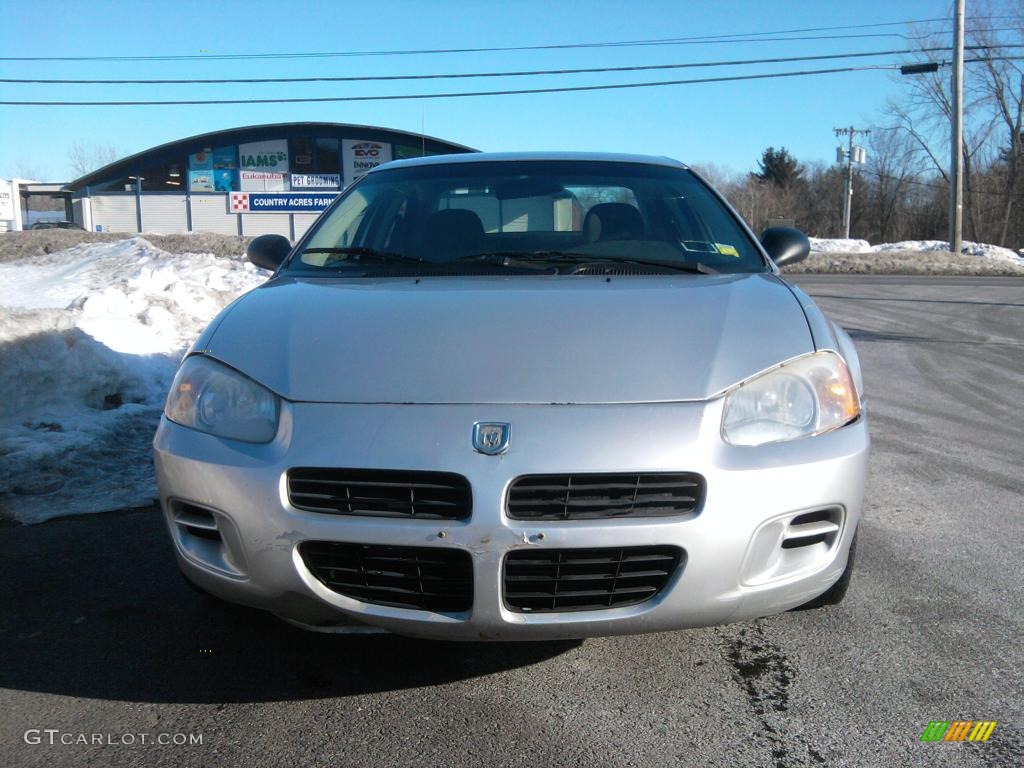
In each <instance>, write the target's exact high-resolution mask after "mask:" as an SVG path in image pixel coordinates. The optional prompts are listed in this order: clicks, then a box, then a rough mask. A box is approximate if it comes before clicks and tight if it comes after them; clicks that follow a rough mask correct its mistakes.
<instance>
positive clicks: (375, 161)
mask: <svg viewBox="0 0 1024 768" xmlns="http://www.w3.org/2000/svg"><path fill="white" fill-rule="evenodd" d="M388 162H391V145H390V144H383V143H381V142H379V141H365V140H363V139H342V140H341V163H342V169H343V171H344V173H345V184H351V183H353V182H354V181H358V180H359V178H360V177H361V176H363V174H365V173H366V172H367V171H369V170H371V169H372V168H376V167H377V166H378V165H380V164H381V163H388Z"/></svg>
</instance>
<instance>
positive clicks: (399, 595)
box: [299, 541, 473, 613]
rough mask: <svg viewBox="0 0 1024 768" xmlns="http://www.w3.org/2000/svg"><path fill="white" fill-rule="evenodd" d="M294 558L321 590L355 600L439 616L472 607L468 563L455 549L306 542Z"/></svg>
mask: <svg viewBox="0 0 1024 768" xmlns="http://www.w3.org/2000/svg"><path fill="white" fill-rule="evenodd" d="M299 554H300V555H301V556H302V560H303V562H304V563H305V564H306V567H307V568H308V569H309V570H310V572H311V573H312V574H313V575H314V576H315V577H316V578H317V579H318V580H319V581H320V582H321V583H323V584H324V586H326V587H327V588H328V589H330V590H332V591H334V592H337V593H338V594H339V595H345V596H346V597H351V598H352V599H354V600H361V601H363V602H365V603H373V604H375V605H389V606H393V607H396V608H417V609H420V610H424V611H437V612H438V613H458V612H460V611H468V610H469V609H470V608H471V607H472V605H473V562H472V559H471V558H470V555H469V553H468V552H464V551H462V550H459V549H444V548H440V547H391V546H384V545H377V544H348V543H342V542H334V541H307V542H304V543H302V544H301V545H300V546H299Z"/></svg>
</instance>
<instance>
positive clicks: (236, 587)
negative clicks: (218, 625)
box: [154, 154, 869, 640]
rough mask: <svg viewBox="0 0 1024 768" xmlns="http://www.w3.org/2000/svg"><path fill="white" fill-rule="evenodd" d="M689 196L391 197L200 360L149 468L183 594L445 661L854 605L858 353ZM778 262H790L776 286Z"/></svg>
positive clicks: (616, 188) (569, 185)
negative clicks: (346, 628) (557, 641)
mask: <svg viewBox="0 0 1024 768" xmlns="http://www.w3.org/2000/svg"><path fill="white" fill-rule="evenodd" d="M808 250H809V244H808V241H807V238H806V237H804V236H803V235H802V234H801V233H800V232H798V231H796V230H795V229H792V228H787V227H782V228H772V229H768V230H766V231H765V232H764V234H763V235H762V237H761V239H760V241H758V239H757V238H756V237H755V236H754V235H753V233H752V232H751V231H750V230H749V229H748V228H747V226H746V225H745V224H744V223H743V221H742V220H741V219H740V217H739V216H738V215H737V214H736V213H735V212H734V211H733V210H732V208H730V206H729V205H728V204H727V203H726V202H725V200H724V199H723V198H722V197H720V196H719V195H718V194H717V193H716V192H714V191H713V190H712V189H711V188H710V187H709V186H708V185H707V183H706V182H704V181H703V180H702V179H701V178H700V177H698V176H697V175H696V174H695V173H693V172H692V171H691V170H689V169H688V168H687V167H686V166H684V165H682V164H680V163H677V162H674V161H671V160H667V159H663V158H647V157H636V156H619V155H579V154H559V155H545V154H540V155H521V154H514V155H489V154H464V155H458V156H447V157H432V158H421V159H417V160H406V161H400V162H394V163H388V164H386V165H381V166H378V167H377V168H374V169H373V170H371V171H370V172H369V173H367V174H366V175H365V176H364V177H363V178H362V179H361V180H360V181H358V182H357V183H355V184H354V185H353V186H352V187H351V188H349V189H348V190H347V191H346V192H345V193H344V194H342V195H341V196H340V198H339V199H338V200H337V201H335V203H334V204H333V205H332V206H331V207H330V208H329V209H328V210H327V211H326V212H325V213H324V214H323V215H322V216H321V217H320V219H319V220H318V221H317V222H316V224H315V225H314V226H313V227H312V228H311V230H310V231H309V233H308V234H306V235H305V236H304V237H303V238H302V240H301V241H300V242H299V243H298V245H297V246H295V247H294V248H292V247H291V245H290V244H289V242H288V241H287V240H286V239H284V238H282V237H280V236H277V235H264V236H262V237H258V238H256V239H255V240H253V241H252V243H251V244H250V246H249V249H248V254H249V258H250V259H251V260H252V262H253V263H255V264H256V265H258V266H260V267H264V268H266V269H270V270H274V271H275V273H274V276H273V278H272V279H271V280H269V281H268V282H267V283H266V284H265V285H263V286H261V287H260V288H258V289H256V290H254V291H252V292H250V293H248V294H247V295H245V296H243V297H241V298H240V299H238V300H237V301H236V302H235V303H234V304H232V305H231V306H229V307H228V308H226V309H225V310H224V311H223V312H222V313H221V314H220V315H219V316H218V317H217V318H216V319H215V320H214V321H213V322H212V323H211V324H210V326H209V327H208V328H207V329H206V331H205V332H204V333H203V334H202V335H201V336H200V338H199V339H198V340H197V341H196V343H195V345H194V346H193V347H192V349H191V350H190V351H189V353H188V355H187V356H186V357H185V359H184V361H183V363H182V365H181V367H180V369H179V370H178V372H177V375H176V376H175V378H174V382H173V385H172V387H171V391H170V394H169V395H168V398H167V403H166V407H165V411H164V415H163V418H162V419H161V422H160V427H159V429H158V431H157V434H156V438H155V440H154V449H155V462H156V471H157V478H158V482H159V485H160V498H161V503H162V506H163V510H164V513H165V516H166V521H167V525H168V527H169V530H170V534H171V538H172V539H173V542H174V547H175V552H176V555H177V560H178V565H179V566H180V568H181V570H182V571H183V573H184V575H185V576H186V578H187V579H188V580H189V581H190V582H191V583H193V584H194V585H196V586H198V587H199V588H200V589H202V590H205V591H207V592H209V593H211V594H213V595H216V596H219V597H221V598H225V599H227V600H230V601H234V602H238V603H244V604H247V605H251V606H256V607H259V608H263V609H266V610H268V611H272V612H273V613H275V614H277V615H279V616H281V617H284V618H285V619H287V620H289V621H291V622H293V623H297V624H300V625H302V626H305V627H307V628H312V629H318V630H324V631H331V630H340V629H341V627H342V626H343V625H345V624H346V623H348V624H351V623H352V622H353V621H355V622H358V623H362V624H367V625H373V626H374V627H377V628H383V629H386V630H390V631H393V632H398V633H403V634H408V635H417V636H423V637H434V638H443V639H459V640H481V639H488V640H519V639H545V638H569V637H571V638H578V637H587V636H594V635H613V634H629V633H637V632H653V631H660V630H669V629H677V628H685V627H702V626H708V625H716V624H722V623H725V622H731V621H738V620H743V619H750V618H753V617H759V616H765V615H768V614H773V613H778V612H781V611H785V610H787V609H791V608H795V607H799V606H805V607H811V606H819V605H825V604H831V603H837V602H839V601H840V600H841V599H842V598H843V596H844V594H845V593H846V590H847V586H848V584H849V581H850V575H851V573H852V569H853V553H854V542H855V540H856V533H857V524H858V522H859V520H860V515H861V504H862V495H863V488H864V480H865V472H866V467H867V458H868V443H869V441H868V428H867V421H866V418H865V415H864V412H863V410H862V405H861V397H860V393H861V392H862V391H863V390H862V379H861V371H860V366H859V364H858V359H857V354H856V351H855V350H854V347H853V344H852V342H851V340H850V337H849V336H848V335H847V334H846V333H844V332H843V331H842V329H840V328H839V327H838V326H837V325H835V324H834V323H832V322H830V321H829V320H828V319H827V318H826V317H825V316H824V315H823V314H822V312H821V310H820V309H818V307H817V306H815V304H814V303H813V302H812V301H811V299H810V298H809V297H808V296H807V295H806V294H804V293H803V292H802V291H800V290H799V289H798V288H796V287H794V286H792V285H790V284H788V283H787V282H786V281H785V280H784V279H783V278H782V276H781V275H780V274H779V270H778V265H779V264H783V263H790V262H795V261H798V260H800V259H803V258H805V257H806V256H807V253H808ZM773 259H774V261H773Z"/></svg>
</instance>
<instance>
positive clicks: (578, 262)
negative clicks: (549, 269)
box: [455, 251, 718, 275]
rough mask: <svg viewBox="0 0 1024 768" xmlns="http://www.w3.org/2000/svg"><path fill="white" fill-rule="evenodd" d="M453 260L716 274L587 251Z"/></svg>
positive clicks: (700, 266)
mask: <svg viewBox="0 0 1024 768" xmlns="http://www.w3.org/2000/svg"><path fill="white" fill-rule="evenodd" d="M455 261H483V262H489V263H498V264H502V265H505V266H521V265H522V264H523V262H532V263H546V264H552V265H559V264H571V265H573V266H575V267H577V268H580V267H584V266H595V267H597V266H606V265H607V266H611V265H618V264H633V265H636V266H644V267H659V268H661V269H668V270H672V271H673V272H690V273H696V274H701V275H717V274H718V270H717V269H715V268H714V267H709V266H708V265H707V264H704V263H702V262H699V261H665V260H661V259H636V258H623V259H620V258H609V257H604V258H602V257H600V256H595V255H593V254H589V253H578V252H573V251H496V252H494V253H474V254H472V255H470V256H460V257H459V258H457V259H455Z"/></svg>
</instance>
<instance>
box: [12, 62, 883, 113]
mask: <svg viewBox="0 0 1024 768" xmlns="http://www.w3.org/2000/svg"><path fill="white" fill-rule="evenodd" d="M896 66H897V65H894V64H872V65H866V66H861V67H836V68H833V69H808V70H800V71H796V72H773V73H765V74H757V75H731V76H724V77H705V78H695V79H691V80H656V81H653V82H643V83H614V84H609V85H575V86H562V87H557V88H554V87H553V88H517V89H511V90H502V91H463V92H460V93H418V94H396V95H372V96H320V97H293V98H278V99H183V100H152V101H0V105H2V106H14V107H141V106H183V105H193V106H194V105H199V104H299V103H323V102H340V101H399V100H403V99H454V98H465V97H473V96H517V95H525V94H538V93H568V92H576V91H613V90H621V89H625V88H657V87H661V86H669V85H694V84H697V83H726V82H735V81H739V80H768V79H773V78H782V77H801V76H805V75H831V74H836V73H839V72H863V71H867V70H878V69H895V68H896Z"/></svg>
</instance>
